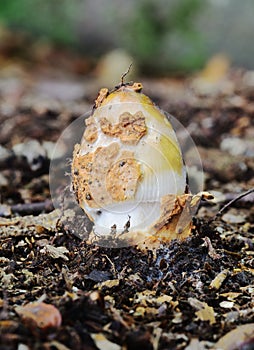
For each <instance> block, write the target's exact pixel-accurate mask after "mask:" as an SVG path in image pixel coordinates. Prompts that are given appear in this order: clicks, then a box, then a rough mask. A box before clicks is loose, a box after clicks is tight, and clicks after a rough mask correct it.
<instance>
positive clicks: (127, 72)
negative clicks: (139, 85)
mask: <svg viewBox="0 0 254 350" xmlns="http://www.w3.org/2000/svg"><path fill="white" fill-rule="evenodd" d="M131 66H132V63H131V64H130V65H129V67H128V69H127V71H126V72H125V73H123V75H122V76H121V86H123V85H124V82H123V81H124V78H125V77H126V75H128V74H129V72H130V70H131Z"/></svg>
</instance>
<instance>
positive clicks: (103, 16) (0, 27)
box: [0, 0, 254, 76]
mask: <svg viewBox="0 0 254 350" xmlns="http://www.w3.org/2000/svg"><path fill="white" fill-rule="evenodd" d="M253 13H254V2H253V1H252V0H245V1H238V0H180V1H179V0H157V1H154V0H140V1H134V0H128V1H125V0H108V1H103V0H72V1H69V0H2V1H1V2H0V50H1V53H2V55H3V54H6V53H8V54H10V53H11V54H13V55H19V56H20V57H22V58H23V59H25V58H28V57H29V58H31V57H32V58H33V59H35V60H36V59H37V60H39V59H42V60H45V59H46V60H47V59H48V60H50V58H51V59H52V61H54V59H55V60H56V61H57V62H55V63H56V65H58V66H59V65H61V64H64V62H63V61H64V60H63V55H64V50H66V49H68V51H70V50H71V51H72V52H74V53H75V54H77V53H78V54H79V55H81V57H83V58H84V59H85V60H84V61H83V62H82V61H79V62H77V60H76V61H75V62H76V64H77V67H76V70H77V71H81V72H84V71H85V70H89V69H93V68H94V67H95V66H96V64H97V63H98V61H99V60H100V59H101V57H103V56H105V55H106V54H107V53H109V52H112V50H115V49H122V51H121V52H120V51H118V52H117V53H116V55H115V56H114V55H113V56H112V57H117V58H118V57H120V58H122V60H125V61H124V63H125V62H126V61H128V57H129V56H130V60H131V61H133V62H134V63H135V65H136V67H137V69H138V71H139V72H140V73H141V74H146V75H152V76H154V75H162V74H163V75H165V74H166V75H179V74H185V73H189V72H192V71H195V70H198V69H200V68H202V67H203V66H204V64H205V62H206V61H207V60H208V59H209V58H210V57H211V56H213V55H214V54H216V53H224V54H225V55H227V56H228V57H229V59H230V61H231V62H232V64H234V65H237V66H242V67H246V68H249V69H253V68H254V62H253V56H254V45H253V33H254V21H253ZM52 47H54V48H56V47H57V48H58V52H59V50H61V59H60V60H59V57H58V58H56V57H55V56H54V55H53V56H54V57H52V56H50V53H51V54H52V51H51V50H52ZM123 50H124V51H123ZM114 53H115V52H114ZM117 54H119V56H117ZM121 54H122V55H123V56H121ZM124 54H125V56H124Z"/></svg>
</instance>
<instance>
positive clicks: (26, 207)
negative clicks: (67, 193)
mask: <svg viewBox="0 0 254 350" xmlns="http://www.w3.org/2000/svg"><path fill="white" fill-rule="evenodd" d="M53 209H54V207H53V203H52V201H51V200H49V199H48V200H46V201H44V202H35V203H22V204H14V205H12V206H11V212H12V213H13V214H19V215H31V214H39V213H41V212H46V213H48V212H50V211H52V210H53Z"/></svg>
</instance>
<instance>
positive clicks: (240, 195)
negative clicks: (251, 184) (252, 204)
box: [208, 188, 254, 223]
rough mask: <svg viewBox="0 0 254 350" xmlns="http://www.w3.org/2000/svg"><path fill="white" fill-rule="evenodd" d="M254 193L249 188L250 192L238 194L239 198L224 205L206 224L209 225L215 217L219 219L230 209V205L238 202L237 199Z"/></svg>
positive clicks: (252, 189)
mask: <svg viewBox="0 0 254 350" xmlns="http://www.w3.org/2000/svg"><path fill="white" fill-rule="evenodd" d="M252 192H254V188H251V189H250V190H248V191H246V192H243V193H241V194H239V196H237V197H235V198H233V199H232V200H231V201H230V202H228V203H227V204H225V205H224V206H223V207H222V208H221V209H220V210H219V211H218V213H216V214H215V215H214V216H213V217H212V218H211V219H210V220H209V221H208V222H209V223H211V222H212V221H214V220H215V219H216V218H217V217H219V216H220V215H221V214H222V213H223V212H224V211H225V210H226V209H227V208H228V207H230V206H231V205H232V204H234V203H235V202H236V201H238V200H239V199H241V198H243V197H245V196H248V194H250V193H252Z"/></svg>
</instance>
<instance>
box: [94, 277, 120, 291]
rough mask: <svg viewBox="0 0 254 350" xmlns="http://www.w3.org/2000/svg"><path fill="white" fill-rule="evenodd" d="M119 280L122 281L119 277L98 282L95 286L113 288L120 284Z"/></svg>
mask: <svg viewBox="0 0 254 350" xmlns="http://www.w3.org/2000/svg"><path fill="white" fill-rule="evenodd" d="M119 282H120V281H119V279H114V280H107V281H104V282H101V283H99V284H97V285H96V286H95V287H98V288H99V289H102V288H103V287H106V288H113V287H117V286H119Z"/></svg>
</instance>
